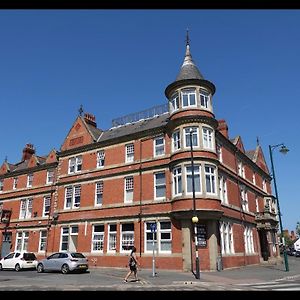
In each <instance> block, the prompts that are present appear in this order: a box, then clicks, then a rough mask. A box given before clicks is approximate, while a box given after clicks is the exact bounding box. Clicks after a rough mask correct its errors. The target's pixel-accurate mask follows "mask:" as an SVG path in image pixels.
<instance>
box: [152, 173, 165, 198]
mask: <svg viewBox="0 0 300 300" xmlns="http://www.w3.org/2000/svg"><path fill="white" fill-rule="evenodd" d="M160 174H163V175H164V183H157V178H156V176H157V175H160ZM153 175H154V199H156V200H159V199H165V198H166V173H165V171H162V172H156V173H154V174H153ZM161 187H164V189H165V192H164V196H162V197H158V196H157V189H158V188H161Z"/></svg>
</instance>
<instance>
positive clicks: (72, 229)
mask: <svg viewBox="0 0 300 300" xmlns="http://www.w3.org/2000/svg"><path fill="white" fill-rule="evenodd" d="M64 229H66V232H64ZM78 232H79V226H78V225H71V226H65V227H61V237H60V245H59V249H60V250H59V251H69V249H70V237H71V236H77V243H76V245H74V247H75V249H77V246H78ZM63 237H67V239H66V241H63ZM66 243H67V249H62V245H63V244H66ZM75 251H77V250H75Z"/></svg>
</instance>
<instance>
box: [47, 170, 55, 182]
mask: <svg viewBox="0 0 300 300" xmlns="http://www.w3.org/2000/svg"><path fill="white" fill-rule="evenodd" d="M53 181H54V170H48V171H47V181H46V183H47V184H50V183H53Z"/></svg>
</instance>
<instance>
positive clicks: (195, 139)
mask: <svg viewBox="0 0 300 300" xmlns="http://www.w3.org/2000/svg"><path fill="white" fill-rule="evenodd" d="M190 131H192V145H193V147H198V146H199V128H198V127H186V128H184V147H185V148H190V147H191V143H190Z"/></svg>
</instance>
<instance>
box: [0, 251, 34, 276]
mask: <svg viewBox="0 0 300 300" xmlns="http://www.w3.org/2000/svg"><path fill="white" fill-rule="evenodd" d="M37 262H38V261H37V259H36V256H35V254H34V253H33V252H19V251H15V252H11V253H9V254H7V255H6V256H4V257H3V258H2V259H1V260H0V271H1V270H3V269H15V270H16V271H17V272H18V271H20V270H21V269H36V266H37Z"/></svg>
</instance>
